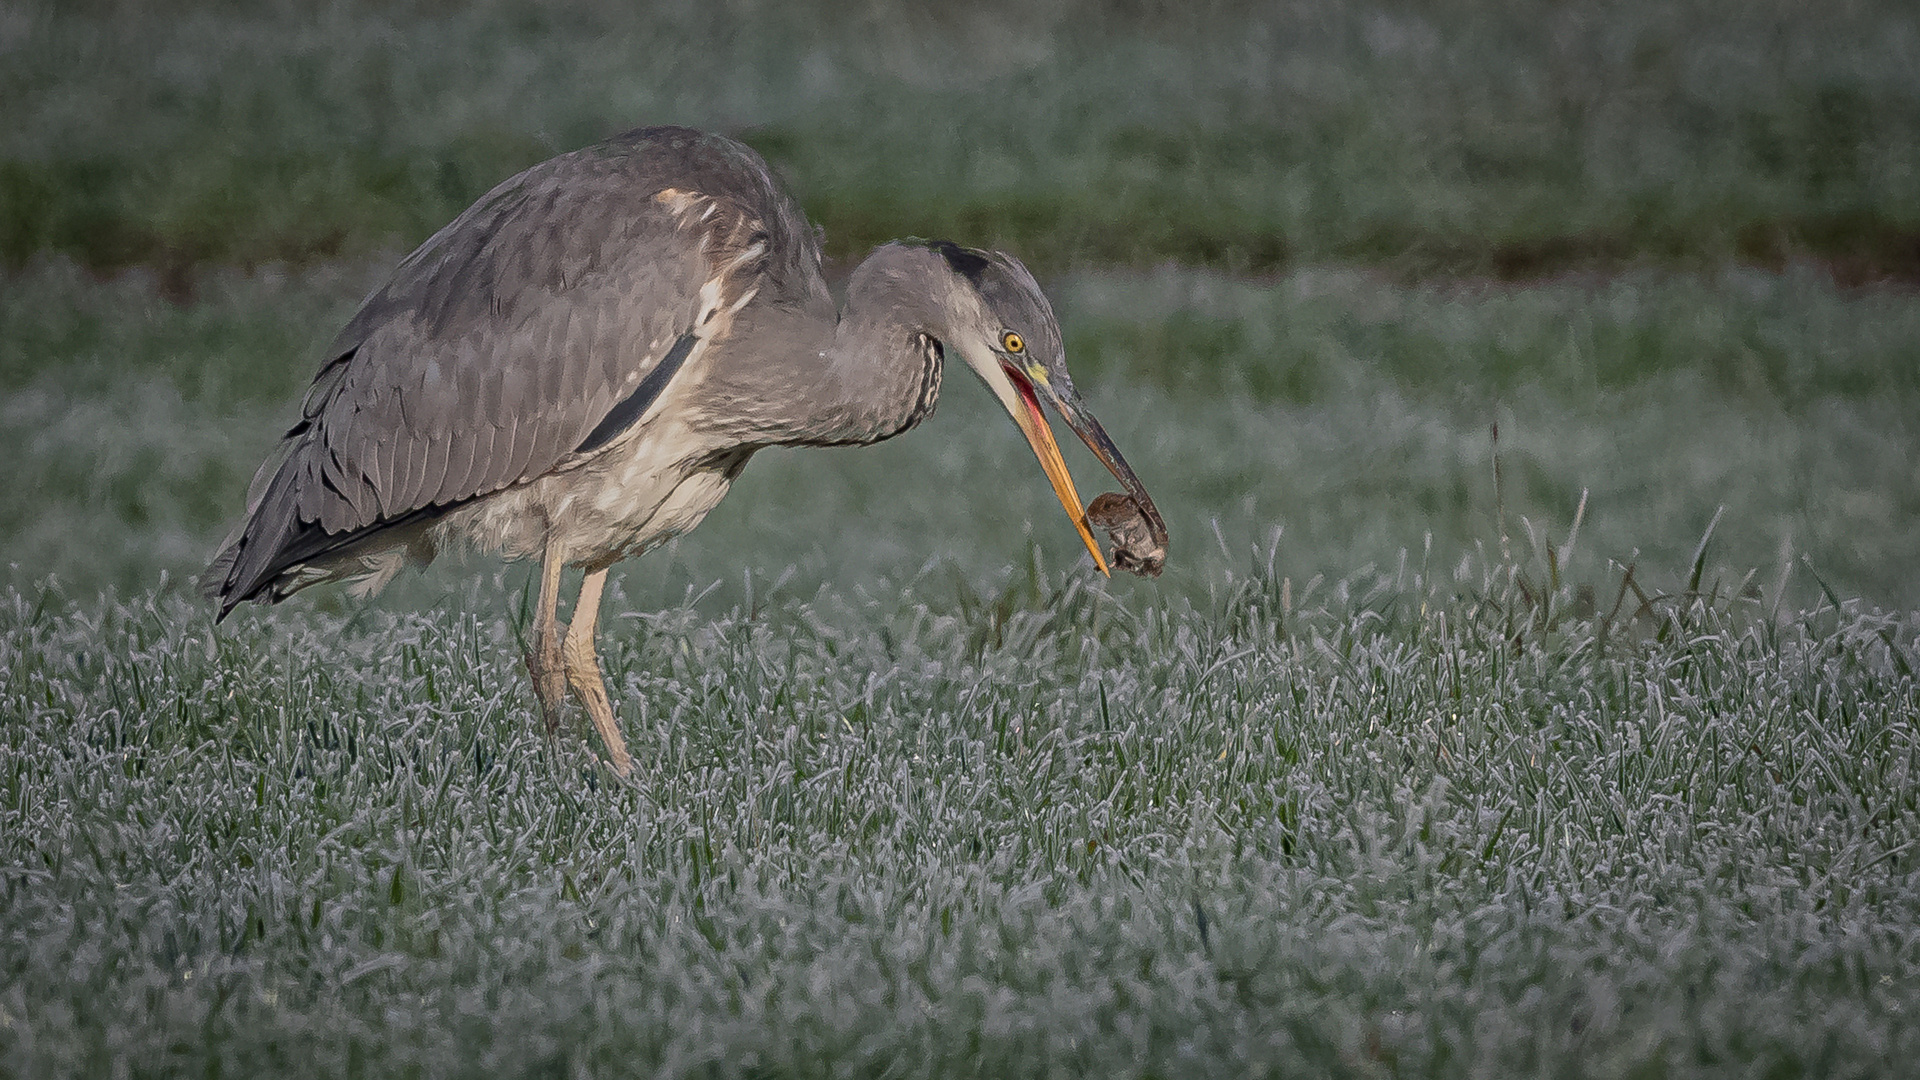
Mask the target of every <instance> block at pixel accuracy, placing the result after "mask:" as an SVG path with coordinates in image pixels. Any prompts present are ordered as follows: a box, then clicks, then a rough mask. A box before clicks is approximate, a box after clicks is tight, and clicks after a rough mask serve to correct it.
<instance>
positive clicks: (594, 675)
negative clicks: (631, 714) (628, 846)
mask: <svg viewBox="0 0 1920 1080" xmlns="http://www.w3.org/2000/svg"><path fill="white" fill-rule="evenodd" d="M606 584H607V568H606V567H604V566H603V567H601V568H600V569H598V570H591V571H588V573H587V576H586V580H584V581H582V582H581V583H580V599H578V600H575V601H574V602H573V622H572V623H571V624H569V625H568V627H567V644H566V657H567V681H568V682H570V683H572V684H573V692H574V693H576V694H578V695H580V704H582V705H585V706H586V707H587V715H588V716H589V717H591V718H592V719H593V726H594V730H596V731H598V732H600V741H602V742H604V743H606V744H607V756H608V757H609V758H611V759H612V762H613V771H614V772H617V773H619V774H620V775H621V776H626V775H627V774H629V773H631V772H632V771H633V759H632V758H631V757H629V756H628V754H627V741H626V740H625V739H623V738H621V737H620V728H619V727H618V726H616V725H615V724H614V722H613V704H612V702H610V701H608V700H607V684H606V683H605V682H604V681H603V680H602V679H601V678H600V655H599V653H597V652H595V651H594V640H593V639H594V634H595V633H596V631H597V628H598V625H599V622H600V590H601V589H603V588H605V587H606Z"/></svg>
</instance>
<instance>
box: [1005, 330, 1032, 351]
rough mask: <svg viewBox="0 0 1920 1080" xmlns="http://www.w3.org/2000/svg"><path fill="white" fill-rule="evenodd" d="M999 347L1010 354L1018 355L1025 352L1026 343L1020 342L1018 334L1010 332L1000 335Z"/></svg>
mask: <svg viewBox="0 0 1920 1080" xmlns="http://www.w3.org/2000/svg"><path fill="white" fill-rule="evenodd" d="M1000 346H1001V347H1002V348H1004V349H1006V350H1007V351H1008V352H1010V353H1020V352H1026V351H1027V343H1026V342H1025V341H1022V340H1021V338H1020V335H1019V334H1016V333H1014V332H1013V331H1011V330H1009V331H1007V332H1006V333H1004V334H1001V335H1000Z"/></svg>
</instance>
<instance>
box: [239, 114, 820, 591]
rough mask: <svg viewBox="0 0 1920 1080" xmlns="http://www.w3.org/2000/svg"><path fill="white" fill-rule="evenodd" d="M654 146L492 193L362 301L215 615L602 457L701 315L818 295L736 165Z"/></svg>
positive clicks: (784, 218) (805, 258) (263, 477)
mask: <svg viewBox="0 0 1920 1080" xmlns="http://www.w3.org/2000/svg"><path fill="white" fill-rule="evenodd" d="M670 134H675V135H677V134H679V133H677V132H675V133H670ZM687 134H688V135H691V133H687ZM660 138H661V136H660V135H659V134H657V133H649V132H639V133H634V135H632V136H629V137H628V139H629V143H630V144H628V145H623V144H621V143H620V142H619V141H616V142H615V143H612V144H605V145H603V146H601V147H594V148H589V149H588V150H585V151H578V152H576V153H574V154H570V155H565V156H563V157H561V158H556V159H554V160H553V161H550V162H546V163H544V164H542V165H539V166H535V167H534V168H533V169H530V170H528V171H527V172H525V173H522V174H521V175H519V176H516V177H514V178H513V179H511V180H509V181H507V182H506V183H503V184H501V185H500V186H499V187H497V188H495V189H494V190H493V191H492V192H490V193H488V194H487V195H486V196H485V197H483V198H482V199H481V200H480V201H479V202H477V203H475V204H474V206H473V207H471V208H470V209H468V211H467V212H466V213H464V214H462V215H461V216H460V217H459V218H457V219H456V220H455V221H454V222H452V223H451V224H449V225H448V226H447V227H446V228H444V229H442V230H441V231H440V232H439V233H436V234H435V235H434V236H433V237H432V238H431V239H429V240H428V241H427V242H426V243H425V244H423V245H421V247H420V248H419V249H418V250H417V251H415V252H414V253H413V254H412V255H410V256H409V257H408V258H407V259H406V260H405V261H404V262H403V263H402V264H401V266H400V267H399V269H398V270H397V271H396V273H395V275H394V278H393V280H392V281H390V282H389V283H388V284H387V285H386V286H384V287H383V288H382V289H380V290H378V291H376V292H375V293H374V294H373V295H372V296H370V297H368V299H367V301H366V303H365V304H364V305H363V306H362V308H361V310H360V312H359V313H358V314H357V315H356V316H355V317H354V319H353V320H352V321H351V322H350V323H349V324H348V325H347V327H346V328H345V329H344V330H343V331H342V332H341V334H340V336H339V337H338V338H337V339H336V340H335V343H334V346H333V348H332V350H331V354H332V356H333V357H334V359H333V360H332V361H331V362H330V363H329V364H328V365H327V366H326V367H325V368H324V369H323V370H322V371H321V373H320V375H319V377H318V378H316V379H315V381H314V385H313V387H312V389H311V390H310V391H309V392H308V394H307V397H306V400H305V401H304V402H303V403H302V408H301V419H300V421H299V422H298V423H296V424H295V425H294V426H293V428H292V429H291V430H290V431H289V432H288V435H287V438H286V440H285V441H284V443H283V445H282V448H281V452H280V453H279V454H277V455H276V456H275V457H274V458H273V459H270V460H269V462H268V463H267V465H266V466H264V467H263V468H262V470H261V472H260V474H259V476H257V477H256V479H255V482H254V485H253V490H252V491H251V492H250V493H249V498H248V514H247V519H246V520H245V521H244V522H242V524H241V527H240V528H239V529H238V530H237V531H236V533H235V535H234V536H233V537H232V538H231V539H230V540H229V542H228V544H227V545H225V546H224V547H223V550H222V552H221V553H220V554H219V555H218V556H216V559H215V561H214V565H213V566H212V567H211V568H210V570H209V573H208V575H207V577H206V579H205V580H204V585H205V588H206V591H207V592H208V593H209V595H211V596H213V597H215V598H216V599H218V600H219V601H220V603H221V609H222V613H223V614H224V613H225V612H226V611H228V610H230V609H231V608H232V607H233V605H235V604H237V603H238V602H240V601H241V600H243V599H247V598H249V597H252V596H255V595H258V594H262V593H264V594H265V595H264V598H265V599H279V598H280V597H282V596H284V595H286V594H287V593H289V592H291V591H293V590H294V589H296V588H298V587H300V585H302V584H305V583H306V581H304V580H299V579H297V578H295V577H294V576H292V575H293V572H294V571H296V570H298V569H299V568H300V567H301V565H302V564H303V563H306V562H308V561H310V560H314V559H316V558H318V557H320V556H322V555H324V554H325V553H327V552H330V551H338V550H339V549H341V548H343V547H345V546H348V545H350V544H353V543H355V542H357V541H358V540H359V539H361V538H363V537H365V536H366V535H368V534H370V533H372V532H376V531H381V530H384V529H388V528H393V527H396V526H399V525H403V524H407V523H410V522H415V521H419V520H421V519H423V518H430V517H433V516H437V515H438V514H439V513H443V512H445V511H446V510H447V509H451V508H453V507H455V506H459V505H461V504H463V503H465V502H468V501H470V500H472V499H474V498H477V497H480V496H484V495H486V494H489V493H491V492H495V491H499V490H501V489H503V488H505V487H508V486H511V485H513V484H516V483H521V482H524V481H526V480H530V479H533V478H535V477H538V476H541V475H544V474H545V473H547V472H549V471H551V470H552V469H554V468H555V467H556V466H559V465H562V464H564V463H565V462H566V461H567V460H568V459H569V458H570V457H572V456H573V455H575V454H578V453H582V452H586V451H590V450H592V449H594V448H596V447H597V446H598V445H600V444H601V443H604V442H606V441H607V440H608V439H609V438H610V437H611V435H610V434H609V431H608V428H609V426H610V425H611V424H613V423H615V422H616V421H619V420H620V419H621V418H622V413H621V410H622V407H623V406H624V407H625V408H626V409H627V410H628V411H630V412H636V413H637V411H638V410H637V409H636V408H635V402H636V400H637V397H644V396H645V395H646V393H647V391H648V384H649V382H652V383H654V384H656V385H654V386H652V388H651V392H652V393H655V394H657V392H658V389H659V386H658V385H657V384H658V383H660V382H661V381H662V380H660V379H658V378H655V379H653V380H649V378H648V376H649V375H650V374H666V372H665V371H659V370H658V369H660V368H661V364H662V361H663V360H664V361H667V362H668V364H669V365H671V364H673V363H676V362H677V361H676V360H675V357H676V354H677V355H678V357H680V358H684V356H685V355H686V352H687V349H686V348H685V346H684V345H680V347H679V348H678V349H676V345H679V344H680V343H681V342H682V341H683V339H686V338H688V336H689V335H690V334H693V333H695V332H696V331H697V330H698V328H699V327H700V326H702V325H703V323H704V321H705V320H704V318H703V314H704V313H703V308H706V307H711V306H713V305H714V304H715V303H716V302H718V303H723V304H724V303H731V302H735V301H737V300H738V299H739V298H740V297H741V296H742V295H744V294H745V292H746V291H747V290H756V289H760V288H764V287H767V286H768V285H769V284H770V285H771V286H772V287H773V289H774V291H777V292H788V293H793V294H795V298H796V299H799V300H804V301H805V302H808V303H812V302H814V301H817V300H819V299H823V298H824V296H825V292H824V286H820V285H818V284H817V283H818V281H819V270H818V265H819V255H818V248H817V242H816V241H815V240H814V237H813V234H812V232H811V230H810V229H807V228H806V226H805V221H804V218H801V217H800V216H799V213H798V211H797V209H796V208H794V207H793V206H792V204H791V200H789V199H787V198H786V197H785V196H784V195H783V194H781V193H780V192H779V190H778V189H777V187H774V186H773V184H772V179H771V176H770V175H769V174H767V173H766V171H765V166H764V165H763V164H759V162H758V159H757V158H754V157H752V156H751V152H750V151H745V150H744V148H741V147H738V146H737V144H730V143H725V142H724V141H722V142H720V144H719V146H718V149H719V150H720V151H722V152H729V153H734V154H735V159H734V160H722V161H720V162H718V163H717V164H715V163H713V162H704V164H705V165H706V169H705V171H704V173H703V172H702V171H701V170H700V169H695V170H694V173H695V175H693V176H692V177H687V176H686V175H685V173H686V172H687V171H688V170H687V161H686V155H685V154H684V153H683V154H680V155H678V156H677V157H676V156H674V155H668V154H662V153H660V152H659V150H660V147H659V145H658V142H659V140H660ZM636 140H637V141H636ZM742 153H744V154H745V155H746V159H745V160H740V159H739V158H738V155H739V154H742ZM696 164H701V162H698V161H696ZM756 165H757V166H758V168H757V171H756V170H754V169H753V168H751V166H756ZM675 169H677V170H678V172H677V173H676V172H675V171H674V170H675ZM676 182H678V183H681V184H683V185H685V186H682V187H676V186H673V185H674V183H676ZM695 183H699V184H700V186H701V187H702V188H705V189H709V190H712V189H720V193H719V194H708V193H706V192H705V191H698V190H695V189H694V188H693V185H694V184H695ZM729 185H731V187H730V186H729ZM796 244H797V245H798V246H799V247H800V248H801V249H802V250H800V251H799V252H798V253H797V255H796V253H795V252H794V251H793V250H792V249H793V248H794V246H795V245H796ZM782 259H785V260H786V263H782V262H781V261H780V260H782ZM796 260H797V261H796ZM789 264H790V265H789ZM809 270H810V275H809V272H808V271H809ZM789 279H791V280H789ZM641 404H644V403H643V402H642V403H641ZM637 418H638V416H637V415H634V416H628V417H626V418H625V419H626V422H629V423H630V422H631V421H632V420H634V419H637Z"/></svg>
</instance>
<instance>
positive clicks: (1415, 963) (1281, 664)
mask: <svg viewBox="0 0 1920 1080" xmlns="http://www.w3.org/2000/svg"><path fill="white" fill-rule="evenodd" d="M1535 570H1536V571H1537V567H1536V568H1535ZM1083 573H1084V571H1075V572H1072V573H1069V574H1065V575H1055V574H1044V573H1042V574H1040V575H1038V576H1037V577H1035V578H1032V579H1031V580H1029V579H1028V578H1026V577H1024V576H1022V575H1015V576H1014V577H1012V578H1009V579H1004V584H1003V585H1002V586H1000V587H998V588H997V589H996V590H994V591H993V592H992V593H991V594H990V595H988V596H986V597H984V598H979V597H976V598H975V599H974V601H973V602H970V603H969V604H961V603H959V602H957V601H956V600H954V599H952V598H951V597H950V594H949V593H948V592H947V590H946V587H945V586H944V585H943V584H941V583H939V582H934V581H929V580H926V579H913V580H906V581H898V582H892V583H887V584H886V585H885V587H884V588H880V589H877V590H876V591H875V592H874V593H872V594H869V593H867V592H866V591H864V590H842V589H827V590H823V591H820V592H818V593H811V594H803V595H794V594H790V593H785V592H782V591H781V590H773V591H772V592H770V593H767V592H763V593H762V594H760V595H759V596H758V597H757V598H756V601H755V602H754V604H753V605H752V606H751V607H736V608H731V609H722V610H718V611H714V610H706V609H703V608H702V607H701V606H698V605H695V606H689V605H674V606H669V607H666V608H664V609H659V608H641V609H637V610H636V609H634V607H633V605H632V604H631V603H630V602H629V601H628V600H627V599H626V598H625V597H621V596H616V597H614V598H613V600H612V601H611V602H610V609H611V613H612V617H611V618H610V620H609V623H610V626H609V630H610V632H609V633H608V635H607V642H608V647H607V650H606V660H607V668H608V675H609V681H610V683H611V685H612V686H613V688H614V690H615V693H616V695H617V696H618V697H619V698H620V699H621V700H622V701H623V703H624V712H623V716H624V725H625V728H626V731H627V734H628V738H629V740H630V741H631V743H632V745H633V748H634V752H635V754H636V756H637V758H638V760H639V761H640V762H641V763H642V764H641V767H640V768H639V770H638V771H637V774H636V782H635V783H634V785H633V786H632V787H631V788H629V787H623V786H618V785H615V784H613V783H611V782H609V781H607V780H606V779H605V778H604V777H603V776H602V775H601V774H600V773H599V772H598V771H597V770H596V768H595V767H594V766H593V764H592V763H591V762H590V761H589V760H588V759H587V758H586V757H585V756H584V755H583V754H582V753H581V752H580V751H579V750H578V748H577V746H576V744H573V743H571V742H569V743H567V744H564V745H563V747H562V749H561V750H560V751H559V752H558V753H555V752H551V751H549V750H548V749H547V748H546V745H545V742H544V740H543V739H542V738H541V737H540V736H539V735H538V734H537V732H536V721H535V720H534V714H533V710H532V709H531V701H530V695H529V693H528V692H527V690H526V688H525V685H524V680H523V675H522V673H521V671H520V670H519V668H518V665H517V662H516V659H515V657H516V655H517V654H516V647H515V645H514V639H513V635H512V632H511V629H510V625H509V622H508V620H507V619H505V618H503V617H502V616H500V615H499V614H497V613H496V610H495V599H494V597H493V596H492V595H491V591H490V590H489V589H485V588H481V587H478V586H476V587H474V588H471V589H468V590H467V591H465V592H464V593H463V594H462V595H461V596H460V597H459V598H458V599H457V600H456V601H452V602H448V603H446V604H445V605H444V606H442V607H439V608H436V609H433V610H430V611H425V612H421V613H417V614H386V613H379V612H373V613H369V614H364V615H359V616H355V617H351V618H345V619H343V618H338V617H334V616H327V615H321V614H315V613H313V612H312V611H309V610H304V609H302V608H300V607H287V608H282V609H278V610H276V611H275V612H273V613H272V614H270V615H267V616H264V617H258V618H252V617H250V618H243V619H239V620H236V622H235V624H234V625H232V626H231V627H227V628H222V629H220V630H218V631H216V630H215V629H214V628H213V627H212V626H211V625H210V622H209V619H208V617H207V614H206V612H205V611H204V610H202V609H201V608H199V607H198V606H197V605H191V604H188V603H187V602H185V601H184V600H182V599H180V598H176V597H161V598H157V599H155V598H146V599H136V600H132V601H125V602H120V601H111V602H85V603H77V604H76V603H72V602H69V601H65V600H61V599H59V598H58V597H46V596H41V595H36V594H33V593H29V592H22V591H19V590H16V589H12V588H9V589H8V590H7V591H6V592H5V593H4V595H0V671H4V672H5V675H4V678H3V679H0V717H4V723H0V973H4V977H0V1061H3V1062H5V1064H4V1065H0V1072H3V1073H4V1074H5V1075H9V1076H21V1077H37V1076H56V1075H94V1076H107V1075H124V1076H162V1075H227V1076H233V1075H260V1076H265V1075H273V1076H398V1075H418V1076H488V1077H494V1076H574V1075H595V1074H597V1075H632V1074H648V1075H663V1076H680V1075H699V1076H714V1075H718V1076H730V1075H752V1076H814V1075H819V1076H827V1075H833V1076H848V1075H851V1076H869V1075H871V1076H879V1075H886V1076H902V1077H915V1076H951V1075H993V1076H1009V1077H1012V1076H1050V1075H1092V1076H1115V1077H1122V1076H1176V1075H1179V1076H1222V1075H1272V1074H1303V1075H1340V1076H1378V1075H1396V1076H1428V1075H1449V1076H1466V1075H1480V1076H1488V1075H1497V1076H1510V1075H1543V1076H1557V1077H1578V1076H1752V1075H1769V1076H1796V1075H1817V1076H1871V1075H1895V1074H1896V1073H1897V1072H1898V1070H1899V1069H1901V1068H1904V1067H1905V1066H1906V1065H1908V1064H1910V1063H1911V1062H1912V1061H1914V1060H1916V1056H1917V1055H1920V1024H1917V1023H1916V1022H1915V1020H1914V1017H1915V1015H1916V1012H1917V1011H1920V884H1917V882H1920V879H1917V878H1916V872H1917V871H1920V799H1917V794H1916V793H1917V792H1920V785H1917V784H1916V780H1917V779H1920V777H1916V768H1920V731H1917V730H1916V724H1917V723H1920V695H1917V694H1916V692H1915V691H1916V687H1915V680H1914V674H1913V665H1914V664H1915V663H1916V662H1920V619H1916V618H1915V617H1914V616H1911V615H1909V616H1903V617H1892V616H1886V615H1879V614H1873V613H1870V612H1867V611H1864V610H1862V609H1860V608H1859V607H1858V606H1857V605H1855V604H1852V603H1848V604H1846V605H1844V606H1843V609H1842V610H1838V611H1836V610H1835V609H1834V608H1832V607H1831V606H1823V607H1822V608H1821V609H1819V610H1817V611H1814V612H1811V613H1808V614H1803V615H1784V614H1783V615H1781V616H1779V617H1778V618H1773V617H1770V616H1769V614H1768V610H1767V609H1768V607H1769V605H1768V603H1767V601H1766V600H1765V599H1751V598H1735V599H1728V598H1727V596H1726V594H1725V592H1724V591H1723V592H1721V593H1720V594H1719V595H1718V596H1697V597H1694V598H1691V599H1688V598H1686V597H1684V596H1678V595H1676V596H1673V597H1672V598H1670V599H1666V600H1658V601H1656V603H1655V604H1654V605H1653V606H1652V607H1651V608H1650V609H1648V610H1646V611H1642V612H1638V613H1636V612H1635V611H1634V609H1635V608H1636V606H1637V601H1635V600H1634V599H1632V598H1631V595H1630V596H1629V600H1628V602H1627V604H1626V605H1625V606H1624V607H1623V608H1622V609H1621V610H1620V611H1618V612H1617V613H1612V614H1613V618H1612V619H1611V620H1609V619H1608V618H1607V616H1608V615H1609V613H1610V612H1609V611H1608V610H1607V607H1608V606H1607V605H1606V604H1605V603H1604V600H1605V599H1608V598H1603V603H1602V604H1601V605H1600V608H1601V610H1600V611H1598V612H1597V614H1596V615H1595V616H1593V617H1589V618H1585V619H1579V620H1574V619H1563V618H1552V619H1547V618H1544V617H1539V618H1536V617H1532V616H1530V615H1529V614H1528V609H1527V607H1526V605H1525V602H1524V600H1523V599H1522V598H1521V594H1520V591H1519V590H1518V589H1517V588H1516V587H1515V586H1513V585H1512V584H1511V579H1510V578H1509V577H1508V576H1507V570H1506V569H1505V568H1502V567H1500V566H1498V565H1495V566H1493V567H1491V568H1485V567H1475V568H1469V569H1468V570H1467V571H1466V572H1465V573H1464V575H1457V574H1455V573H1454V572H1453V571H1451V570H1449V571H1445V572H1442V573H1439V574H1437V575H1434V576H1433V577H1431V578H1429V577H1424V576H1422V575H1420V574H1419V573H1417V572H1415V571H1408V572H1404V573H1402V574H1400V575H1397V576H1394V577H1378V578H1362V579H1355V580H1350V581H1342V582H1339V583H1334V584H1322V585H1319V586H1313V587H1309V586H1303V585H1301V584H1299V583H1289V582H1285V581H1284V580H1282V579H1276V578H1274V577H1273V576H1271V575H1270V574H1269V573H1268V572H1267V571H1266V569H1265V568H1264V566H1263V565H1261V564H1260V560H1258V559H1256V560H1255V562H1254V564H1252V565H1243V566H1241V567H1240V568H1239V570H1238V571H1237V572H1235V573H1234V574H1232V575H1225V574H1223V575H1222V577H1221V578H1220V579H1219V581H1218V582H1217V584H1218V586H1219V588H1218V590H1217V592H1216V594H1215V595H1214V596H1213V597H1212V598H1210V599H1208V600H1205V601H1203V602H1200V603H1197V604H1188V603H1185V602H1156V601H1152V600H1143V599H1141V598H1140V597H1139V596H1137V595H1134V594H1130V593H1129V592H1128V591H1127V590H1125V589H1114V590H1113V591H1112V593H1111V594H1109V593H1106V592H1104V591H1103V590H1102V589H1100V588H1097V587H1090V586H1089V585H1088V583H1087V582H1086V580H1085V579H1084V577H1083V576H1081V575H1083ZM1649 587H1650V588H1651V583H1650V585H1649ZM1560 599H1561V601H1562V602H1563V603H1565V602H1567V601H1568V600H1569V599H1570V598H1569V597H1566V596H1562V597H1561V598H1560ZM974 602H978V603H979V605H980V606H973V604H974Z"/></svg>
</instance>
